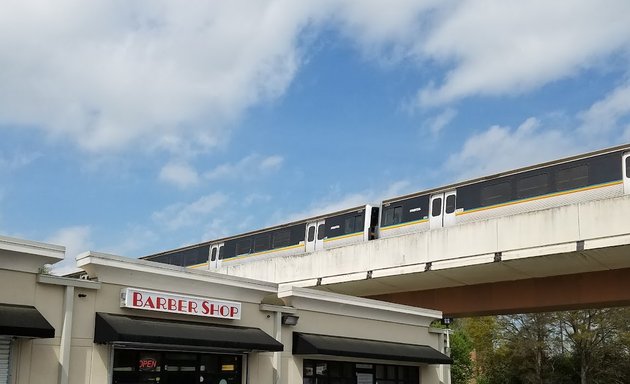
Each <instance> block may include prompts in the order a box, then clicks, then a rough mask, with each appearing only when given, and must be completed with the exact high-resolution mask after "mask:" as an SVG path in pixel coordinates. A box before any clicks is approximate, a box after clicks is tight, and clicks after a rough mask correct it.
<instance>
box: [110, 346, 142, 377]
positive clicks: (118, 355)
mask: <svg viewBox="0 0 630 384" xmlns="http://www.w3.org/2000/svg"><path fill="white" fill-rule="evenodd" d="M137 358H138V352H137V351H133V350H126V349H117V350H116V351H114V371H123V372H125V371H128V372H131V371H135V370H136V369H137V367H138V364H137Z"/></svg>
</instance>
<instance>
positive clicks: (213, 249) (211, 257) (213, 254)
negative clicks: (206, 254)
mask: <svg viewBox="0 0 630 384" xmlns="http://www.w3.org/2000/svg"><path fill="white" fill-rule="evenodd" d="M216 259H217V249H216V247H215V248H212V255H211V256H210V260H212V261H215V260H216Z"/></svg>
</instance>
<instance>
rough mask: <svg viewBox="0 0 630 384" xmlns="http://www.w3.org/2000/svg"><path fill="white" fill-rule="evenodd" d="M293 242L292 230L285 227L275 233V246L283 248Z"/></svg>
mask: <svg viewBox="0 0 630 384" xmlns="http://www.w3.org/2000/svg"><path fill="white" fill-rule="evenodd" d="M290 243H291V231H289V230H288V229H283V230H281V231H277V232H276V233H274V234H273V247H274V248H282V247H286V246H288V245H289V244H290Z"/></svg>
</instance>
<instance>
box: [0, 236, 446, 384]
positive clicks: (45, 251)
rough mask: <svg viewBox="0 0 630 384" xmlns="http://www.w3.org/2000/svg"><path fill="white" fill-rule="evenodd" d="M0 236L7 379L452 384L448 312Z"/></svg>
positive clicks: (0, 363) (0, 314)
mask: <svg viewBox="0 0 630 384" xmlns="http://www.w3.org/2000/svg"><path fill="white" fill-rule="evenodd" d="M64 253H65V252H64V249H63V248H62V247H59V246H54V245H50V244H43V243H36V242H31V241H24V240H18V239H12V238H7V237H0V384H5V383H10V384H46V383H59V384H67V383H72V384H85V383H94V384H96V383H99V384H100V383H102V384H109V383H119V384H122V383H162V384H164V383H165V384H173V383H200V382H203V383H220V384H228V383H230V384H231V383H251V384H257V383H261V384H268V383H287V384H288V383H309V384H315V383H318V384H321V383H342V384H345V383H360V384H368V383H369V384H374V383H391V384H418V383H423V384H427V383H441V382H448V381H449V366H448V364H450V363H451V359H450V358H449V357H447V356H446V355H444V354H443V353H441V352H440V351H443V350H444V338H445V335H444V332H443V331H442V330H439V329H433V328H431V327H430V324H431V322H432V321H434V320H436V319H440V318H441V313H440V312H437V311H433V310H427V309H420V308H415V307H407V306H401V305H395V304H390V303H384V302H379V301H374V300H368V299H362V298H355V297H351V296H345V295H338V294H332V293H328V292H323V291H319V290H313V289H305V288H296V287H286V288H280V289H279V287H278V286H277V285H276V284H273V283H267V282H261V281H256V280H251V279H245V278H239V277H233V276H227V275H221V274H217V273H212V272H208V271H198V270H190V269H186V268H182V267H177V266H171V265H166V264H159V263H154V262H149V261H144V260H137V259H129V258H124V257H120V256H114V255H108V254H102V253H94V252H88V253H85V254H82V255H80V256H79V257H78V259H77V266H78V267H79V268H81V269H83V270H84V271H85V272H86V277H87V278H85V279H83V278H82V279H73V278H65V277H57V276H51V275H47V274H42V273H40V271H41V268H42V267H43V266H44V265H45V264H51V263H54V262H57V261H59V260H61V259H62V258H63V256H64Z"/></svg>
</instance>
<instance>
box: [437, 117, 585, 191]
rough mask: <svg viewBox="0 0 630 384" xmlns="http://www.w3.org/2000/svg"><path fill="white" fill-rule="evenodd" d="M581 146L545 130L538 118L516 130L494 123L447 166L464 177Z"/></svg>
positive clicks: (536, 160)
mask: <svg viewBox="0 0 630 384" xmlns="http://www.w3.org/2000/svg"><path fill="white" fill-rule="evenodd" d="M581 148H584V146H583V145H580V144H579V142H578V141H577V140H576V139H575V138H574V137H571V136H570V135H567V134H566V133H564V132H562V131H560V130H553V129H542V128H541V123H540V121H539V120H538V119H535V118H529V119H527V120H526V121H524V122H523V123H522V124H521V125H520V126H518V127H517V128H516V129H512V128H510V127H502V126H498V125H495V126H492V127H490V128H488V129H487V130H485V131H483V132H480V133H478V134H476V135H473V136H471V137H469V138H468V139H467V140H466V141H465V143H464V145H463V147H462V149H461V150H460V151H459V152H458V153H455V154H453V155H451V156H449V158H448V160H447V162H446V164H445V169H446V171H448V172H449V173H450V174H452V175H454V176H455V178H456V179H457V180H462V179H468V178H472V177H477V176H484V175H490V174H493V173H496V172H500V171H507V170H510V169H513V168H518V167H522V166H527V165H531V164H536V163H540V162H543V161H547V160H553V159H555V158H558V157H562V156H564V155H568V154H571V153H577V152H579V151H580V149H581Z"/></svg>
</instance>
